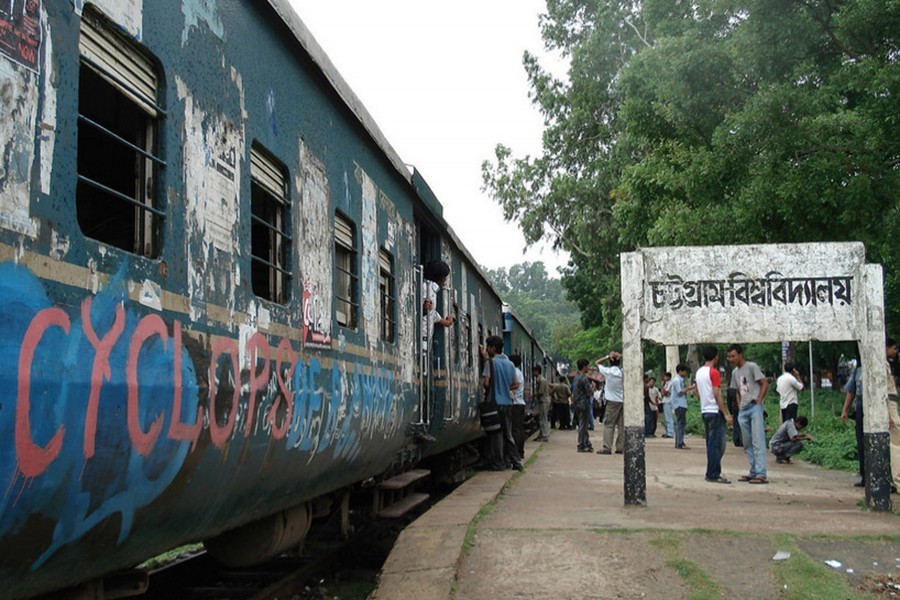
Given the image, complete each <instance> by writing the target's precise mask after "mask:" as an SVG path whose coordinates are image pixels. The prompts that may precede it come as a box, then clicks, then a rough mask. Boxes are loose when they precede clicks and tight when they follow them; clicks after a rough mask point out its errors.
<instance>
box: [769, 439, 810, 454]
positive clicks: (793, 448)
mask: <svg viewBox="0 0 900 600" xmlns="http://www.w3.org/2000/svg"><path fill="white" fill-rule="evenodd" d="M801 450H803V442H785V443H783V444H775V445H774V446H772V454H774V455H775V456H776V457H778V458H790V457H792V456H793V455H795V454H797V453H798V452H800V451H801Z"/></svg>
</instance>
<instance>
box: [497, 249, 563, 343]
mask: <svg viewBox="0 0 900 600" xmlns="http://www.w3.org/2000/svg"><path fill="white" fill-rule="evenodd" d="M485 272H486V273H487V276H488V278H489V279H490V280H491V281H493V282H494V285H496V286H497V289H499V290H500V292H502V293H503V294H504V299H505V301H506V302H508V303H509V305H510V306H511V307H512V308H513V310H514V311H515V312H516V314H517V315H518V316H519V317H520V318H521V319H522V321H523V322H524V323H525V324H526V325H527V326H528V327H529V329H531V332H532V333H533V334H534V336H535V337H536V338H537V340H538V341H539V342H540V343H541V345H542V346H543V347H544V348H545V349H546V350H547V351H548V352H549V353H550V354H551V355H553V356H555V357H561V356H563V355H564V348H565V346H564V344H565V342H564V340H566V339H567V337H568V336H570V335H574V334H575V333H576V332H577V330H578V329H579V328H578V323H579V319H580V316H579V313H578V307H577V306H576V305H575V304H573V303H572V302H570V301H568V300H567V299H566V297H565V293H564V291H563V287H562V284H561V283H560V280H559V279H551V278H550V277H548V275H547V269H546V268H545V266H544V263H543V262H541V261H538V262H533V263H531V262H524V263H521V264H518V265H513V266H512V267H510V268H509V269H506V268H503V267H501V268H499V269H496V270H492V269H485Z"/></svg>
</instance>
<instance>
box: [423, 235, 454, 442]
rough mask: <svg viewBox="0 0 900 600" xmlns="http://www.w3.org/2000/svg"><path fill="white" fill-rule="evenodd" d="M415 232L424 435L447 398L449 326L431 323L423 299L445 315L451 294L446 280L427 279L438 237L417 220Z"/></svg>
mask: <svg viewBox="0 0 900 600" xmlns="http://www.w3.org/2000/svg"><path fill="white" fill-rule="evenodd" d="M418 232H419V259H420V260H419V265H418V266H417V276H418V280H419V290H420V292H419V294H420V296H419V301H418V302H417V311H418V317H419V319H418V320H419V323H420V324H421V325H420V336H419V340H420V348H419V356H420V360H419V415H420V416H419V423H418V424H419V425H421V426H422V428H423V432H424V437H426V439H427V438H428V437H430V436H434V435H436V433H437V431H438V430H439V429H440V427H441V424H442V421H443V417H444V413H445V412H446V411H445V402H446V400H447V396H448V394H447V392H448V390H447V385H448V383H447V382H448V380H449V377H448V376H447V375H448V373H449V369H448V365H447V358H448V356H449V355H450V353H449V352H448V351H447V342H448V339H449V338H450V337H451V333H450V331H448V329H449V330H452V328H444V327H440V326H435V322H434V321H435V317H434V315H433V314H432V315H429V313H428V312H427V311H426V309H425V306H426V305H425V302H426V301H430V302H431V307H432V310H433V311H435V312H436V314H437V315H440V316H441V317H447V316H449V315H451V314H453V312H452V308H453V305H452V302H451V301H450V299H451V297H452V296H451V295H450V290H449V286H448V284H449V281H450V280H451V278H448V279H447V282H448V284H445V285H444V286H443V287H438V286H437V284H435V283H433V282H432V281H431V280H429V279H428V272H427V269H428V265H429V263H432V262H434V261H440V260H441V238H440V236H439V235H438V233H437V232H436V231H435V230H434V229H433V228H432V227H430V226H429V225H428V224H427V223H424V222H422V221H419V222H418Z"/></svg>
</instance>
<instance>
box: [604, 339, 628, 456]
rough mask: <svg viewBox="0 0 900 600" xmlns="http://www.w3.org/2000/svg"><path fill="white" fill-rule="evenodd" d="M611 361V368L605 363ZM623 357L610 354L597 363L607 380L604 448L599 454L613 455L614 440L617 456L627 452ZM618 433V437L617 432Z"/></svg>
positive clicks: (617, 354) (614, 353) (605, 385)
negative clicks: (623, 408)
mask: <svg viewBox="0 0 900 600" xmlns="http://www.w3.org/2000/svg"><path fill="white" fill-rule="evenodd" d="M606 361H609V366H608V367H607V366H605V365H604V364H603V363H604V362H606ZM621 363H622V355H621V354H619V353H618V352H615V351H614V352H610V353H609V354H607V355H606V356H604V357H603V358H601V359H599V360H598V361H597V369H598V370H599V371H600V374H601V375H603V377H604V379H606V383H605V384H604V392H605V396H606V413H605V414H604V415H603V448H601V449H600V450H598V451H597V454H612V448H613V438H614V437H615V442H616V454H622V452H624V451H625V411H624V410H622V407H623V404H622V403H623V402H624V401H625V385H624V381H623V377H622V368H621V367H620V364H621ZM617 431H618V436H616V432H617Z"/></svg>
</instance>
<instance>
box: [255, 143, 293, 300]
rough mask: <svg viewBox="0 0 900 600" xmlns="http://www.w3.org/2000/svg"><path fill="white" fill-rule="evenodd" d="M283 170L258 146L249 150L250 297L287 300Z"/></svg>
mask: <svg viewBox="0 0 900 600" xmlns="http://www.w3.org/2000/svg"><path fill="white" fill-rule="evenodd" d="M287 180H288V178H287V176H286V170H285V169H284V168H283V167H282V166H281V165H279V164H278V162H277V161H276V160H275V159H274V158H272V157H271V156H270V155H269V154H268V153H267V152H266V151H265V150H263V149H262V148H261V147H259V146H258V145H257V144H253V146H251V148H250V277H251V280H252V281H253V293H254V294H256V295H257V296H259V297H260V298H265V299H266V300H271V301H272V302H278V303H280V304H284V303H285V302H287V300H288V291H289V290H290V280H291V272H290V271H289V270H288V264H287V261H288V257H289V256H290V254H291V253H290V248H291V237H290V236H289V235H288V233H287V230H288V224H289V223H290V203H289V201H288V192H287Z"/></svg>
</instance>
